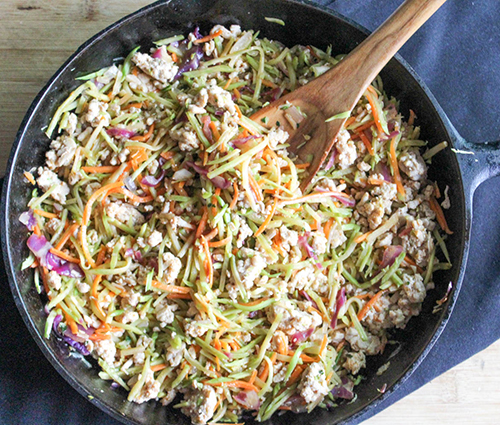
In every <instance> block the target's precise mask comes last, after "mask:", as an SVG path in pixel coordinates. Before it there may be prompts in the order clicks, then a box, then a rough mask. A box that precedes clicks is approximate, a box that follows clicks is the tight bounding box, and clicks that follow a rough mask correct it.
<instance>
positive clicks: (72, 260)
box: [50, 248, 80, 264]
mask: <svg viewBox="0 0 500 425" xmlns="http://www.w3.org/2000/svg"><path fill="white" fill-rule="evenodd" d="M50 252H52V254H54V255H57V256H58V257H61V258H62V259H63V260H66V261H69V262H70V263H75V264H80V260H79V259H78V258H75V257H72V256H71V255H68V254H66V253H65V252H62V251H59V250H58V249H56V248H50Z"/></svg>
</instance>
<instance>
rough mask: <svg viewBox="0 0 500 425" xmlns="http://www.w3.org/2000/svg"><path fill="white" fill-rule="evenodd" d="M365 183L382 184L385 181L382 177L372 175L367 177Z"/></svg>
mask: <svg viewBox="0 0 500 425" xmlns="http://www.w3.org/2000/svg"><path fill="white" fill-rule="evenodd" d="M367 183H368V184H370V185H372V186H382V185H383V184H385V183H387V182H386V181H385V180H382V179H376V178H374V177H368V180H367Z"/></svg>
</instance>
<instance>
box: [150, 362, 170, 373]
mask: <svg viewBox="0 0 500 425" xmlns="http://www.w3.org/2000/svg"><path fill="white" fill-rule="evenodd" d="M166 367H167V365H166V364H165V363H162V364H156V365H154V366H151V370H152V371H153V372H158V371H160V370H163V369H165V368H166Z"/></svg>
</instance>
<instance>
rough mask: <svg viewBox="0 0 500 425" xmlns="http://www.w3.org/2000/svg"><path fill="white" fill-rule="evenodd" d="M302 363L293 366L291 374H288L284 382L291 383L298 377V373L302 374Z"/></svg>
mask: <svg viewBox="0 0 500 425" xmlns="http://www.w3.org/2000/svg"><path fill="white" fill-rule="evenodd" d="M304 369H305V367H304V365H297V366H295V369H294V370H293V372H292V374H291V375H290V378H288V382H287V383H286V384H287V385H292V384H294V383H295V382H296V381H298V379H299V378H300V375H302V372H304Z"/></svg>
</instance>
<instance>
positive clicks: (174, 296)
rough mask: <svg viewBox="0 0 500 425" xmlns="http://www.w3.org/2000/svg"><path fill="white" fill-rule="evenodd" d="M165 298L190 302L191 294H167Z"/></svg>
mask: <svg viewBox="0 0 500 425" xmlns="http://www.w3.org/2000/svg"><path fill="white" fill-rule="evenodd" d="M167 298H168V299H170V300H175V299H180V300H192V299H193V297H191V294H174V293H171V294H168V295H167Z"/></svg>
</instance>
